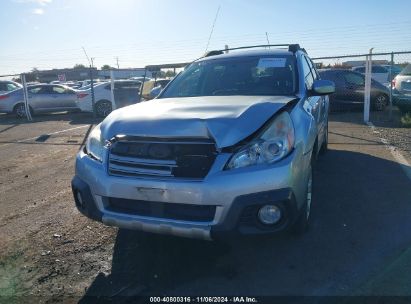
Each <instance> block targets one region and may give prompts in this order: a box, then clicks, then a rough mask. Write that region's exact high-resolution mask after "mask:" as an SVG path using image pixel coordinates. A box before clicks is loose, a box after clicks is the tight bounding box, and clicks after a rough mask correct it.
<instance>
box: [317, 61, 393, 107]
mask: <svg viewBox="0 0 411 304" xmlns="http://www.w3.org/2000/svg"><path fill="white" fill-rule="evenodd" d="M319 73H320V76H321V79H326V80H331V81H333V82H334V83H335V93H334V94H332V95H330V109H331V110H341V109H343V108H352V107H362V106H363V104H364V88H365V76H364V75H362V74H360V73H357V72H354V71H350V70H333V69H330V70H320V71H319ZM389 94H390V93H389V90H388V88H387V87H386V86H384V85H382V84H381V83H379V82H378V81H376V80H374V79H372V80H371V109H373V110H377V111H383V110H384V109H385V107H386V106H387V105H388V103H389Z"/></svg>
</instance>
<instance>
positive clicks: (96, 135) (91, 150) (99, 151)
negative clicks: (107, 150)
mask: <svg viewBox="0 0 411 304" xmlns="http://www.w3.org/2000/svg"><path fill="white" fill-rule="evenodd" d="M86 150H87V153H88V154H89V155H91V156H92V157H93V158H95V159H97V160H99V161H102V160H103V153H104V140H103V138H102V136H101V130H100V125H97V126H96V127H95V128H94V129H93V131H91V133H90V135H89V136H88V138H87V142H86Z"/></svg>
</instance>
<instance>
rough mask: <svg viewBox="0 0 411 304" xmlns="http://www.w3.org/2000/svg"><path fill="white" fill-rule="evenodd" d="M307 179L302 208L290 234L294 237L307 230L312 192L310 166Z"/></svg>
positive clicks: (311, 171)
mask: <svg viewBox="0 0 411 304" xmlns="http://www.w3.org/2000/svg"><path fill="white" fill-rule="evenodd" d="M308 170H309V172H308V178H307V186H306V195H305V202H304V206H303V207H302V208H301V211H300V214H299V216H298V219H297V221H296V222H295V223H294V226H293V229H292V232H293V233H294V234H296V235H302V234H303V233H304V232H306V231H307V229H308V223H309V221H310V215H311V202H312V190H313V170H312V165H310V168H309V169H308Z"/></svg>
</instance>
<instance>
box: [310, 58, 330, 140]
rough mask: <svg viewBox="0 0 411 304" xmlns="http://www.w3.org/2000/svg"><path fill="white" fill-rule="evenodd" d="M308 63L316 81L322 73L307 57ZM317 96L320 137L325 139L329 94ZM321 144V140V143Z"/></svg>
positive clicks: (316, 104) (316, 113)
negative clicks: (319, 72)
mask: <svg viewBox="0 0 411 304" xmlns="http://www.w3.org/2000/svg"><path fill="white" fill-rule="evenodd" d="M306 59H307V61H308V65H309V67H310V70H311V73H312V75H313V79H314V81H316V80H318V79H320V75H319V74H318V72H317V69H316V68H315V65H314V63H313V62H312V61H311V59H309V58H308V57H306ZM314 97H316V100H314V102H315V115H316V120H317V124H318V125H317V126H318V138H321V139H323V138H324V133H325V132H326V131H327V118H328V96H314ZM319 144H321V142H320V143H319Z"/></svg>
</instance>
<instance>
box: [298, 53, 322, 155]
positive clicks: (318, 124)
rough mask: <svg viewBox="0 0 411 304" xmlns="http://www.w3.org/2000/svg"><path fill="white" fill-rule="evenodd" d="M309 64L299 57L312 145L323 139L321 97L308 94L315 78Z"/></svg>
mask: <svg viewBox="0 0 411 304" xmlns="http://www.w3.org/2000/svg"><path fill="white" fill-rule="evenodd" d="M309 62H310V60H309V59H308V58H307V57H306V56H305V55H301V65H302V73H303V76H304V84H305V89H306V91H307V94H306V96H307V97H306V100H305V102H304V109H305V110H306V111H307V112H308V113H309V114H310V115H311V116H312V120H313V124H312V126H313V127H312V128H310V133H309V135H308V136H309V138H310V139H309V140H310V141H311V142H312V143H313V144H314V142H315V139H316V138H323V134H324V123H323V122H322V117H321V102H322V98H321V96H312V95H310V94H309V92H310V91H311V90H312V86H313V83H314V80H315V77H316V75H315V73H314V71H313V70H312V68H311V65H310V64H309ZM320 134H321V135H320ZM320 136H321V137H320ZM316 152H317V151H316Z"/></svg>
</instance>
